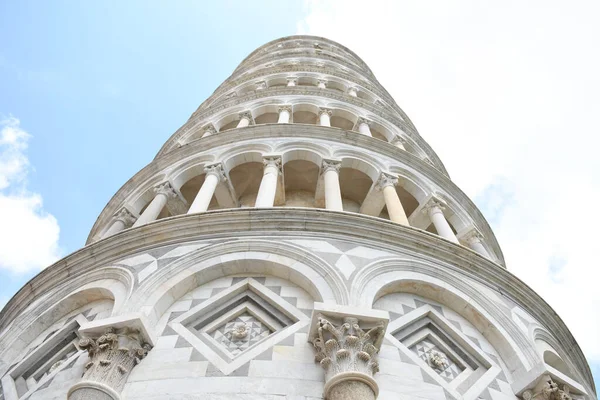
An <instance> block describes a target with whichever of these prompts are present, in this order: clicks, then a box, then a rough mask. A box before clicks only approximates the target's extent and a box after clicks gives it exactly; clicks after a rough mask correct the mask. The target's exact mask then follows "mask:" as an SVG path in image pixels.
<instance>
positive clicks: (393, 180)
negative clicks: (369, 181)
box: [375, 172, 398, 190]
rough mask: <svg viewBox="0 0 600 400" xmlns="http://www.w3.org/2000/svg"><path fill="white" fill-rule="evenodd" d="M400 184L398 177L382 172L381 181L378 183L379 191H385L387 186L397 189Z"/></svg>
mask: <svg viewBox="0 0 600 400" xmlns="http://www.w3.org/2000/svg"><path fill="white" fill-rule="evenodd" d="M397 184H398V177H397V176H396V175H392V174H390V173H388V172H382V173H381V174H379V179H378V180H377V182H376V186H375V187H376V188H377V190H383V189H384V188H386V187H387V186H392V187H395V186H396V185H397Z"/></svg>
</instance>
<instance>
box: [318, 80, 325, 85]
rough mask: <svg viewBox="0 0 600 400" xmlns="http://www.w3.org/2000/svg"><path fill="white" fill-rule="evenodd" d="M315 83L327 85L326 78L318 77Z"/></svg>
mask: <svg viewBox="0 0 600 400" xmlns="http://www.w3.org/2000/svg"><path fill="white" fill-rule="evenodd" d="M317 85H322V86H327V80H325V79H319V80H317Z"/></svg>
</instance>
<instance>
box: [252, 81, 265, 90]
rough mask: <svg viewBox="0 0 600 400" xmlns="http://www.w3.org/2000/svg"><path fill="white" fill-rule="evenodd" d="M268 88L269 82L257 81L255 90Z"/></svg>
mask: <svg viewBox="0 0 600 400" xmlns="http://www.w3.org/2000/svg"><path fill="white" fill-rule="evenodd" d="M266 88H267V82H265V81H260V82H256V88H255V89H254V90H265V89H266Z"/></svg>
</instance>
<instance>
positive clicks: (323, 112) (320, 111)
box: [319, 108, 333, 117]
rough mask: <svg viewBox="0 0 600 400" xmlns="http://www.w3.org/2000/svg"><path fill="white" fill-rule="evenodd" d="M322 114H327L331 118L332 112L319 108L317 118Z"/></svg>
mask: <svg viewBox="0 0 600 400" xmlns="http://www.w3.org/2000/svg"><path fill="white" fill-rule="evenodd" d="M323 114H327V115H328V116H330V117H331V116H332V115H333V111H331V109H329V108H319V117H320V116H321V115H323Z"/></svg>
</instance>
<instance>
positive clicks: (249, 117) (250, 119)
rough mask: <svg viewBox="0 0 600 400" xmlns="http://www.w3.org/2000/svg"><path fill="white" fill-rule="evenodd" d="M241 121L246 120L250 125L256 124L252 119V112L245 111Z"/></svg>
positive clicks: (242, 113) (241, 114) (241, 115)
mask: <svg viewBox="0 0 600 400" xmlns="http://www.w3.org/2000/svg"><path fill="white" fill-rule="evenodd" d="M239 116H240V119H244V118H246V119H247V120H248V121H249V122H250V123H253V122H254V118H252V113H251V112H250V111H244V112H241V113H240V115H239Z"/></svg>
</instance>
